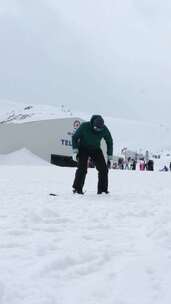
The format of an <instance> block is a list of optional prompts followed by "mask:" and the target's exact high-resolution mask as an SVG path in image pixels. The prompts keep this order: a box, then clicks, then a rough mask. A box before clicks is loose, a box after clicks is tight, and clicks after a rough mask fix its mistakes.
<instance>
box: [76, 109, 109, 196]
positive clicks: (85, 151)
mask: <svg viewBox="0 0 171 304" xmlns="http://www.w3.org/2000/svg"><path fill="white" fill-rule="evenodd" d="M102 138H104V140H105V141H106V144H107V160H108V163H110V166H112V164H113V139H112V136H111V134H110V131H109V130H108V128H107V127H106V126H105V124H104V120H103V118H102V117H101V116H100V115H93V116H92V118H91V120H90V121H88V122H83V123H82V124H81V126H80V127H79V128H78V129H77V130H76V132H75V133H74V135H73V136H72V147H73V160H74V161H77V162H78V168H77V170H76V173H75V179H74V182H73V192H74V193H79V194H83V186H84V182H85V178H86V174H87V160H88V158H89V157H91V159H92V160H93V162H94V164H95V167H96V169H97V171H98V186H97V194H101V193H103V192H104V193H108V166H107V164H106V161H105V158H104V155H103V152H102V150H101V147H100V143H101V140H102Z"/></svg>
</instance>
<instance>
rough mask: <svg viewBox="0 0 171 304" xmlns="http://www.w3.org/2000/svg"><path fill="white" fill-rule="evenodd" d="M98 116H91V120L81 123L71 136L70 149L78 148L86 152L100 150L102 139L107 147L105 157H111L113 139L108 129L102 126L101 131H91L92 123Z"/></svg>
mask: <svg viewBox="0 0 171 304" xmlns="http://www.w3.org/2000/svg"><path fill="white" fill-rule="evenodd" d="M98 116H99V115H93V116H92V118H91V120H90V121H88V122H83V123H82V124H81V125H80V127H79V128H78V129H77V130H76V132H75V133H74V134H73V136H72V148H73V150H78V149H79V148H83V149H88V150H97V149H100V144H101V140H102V138H104V140H105V142H106V145H107V155H110V156H112V155H113V139H112V136H111V134H110V131H109V130H108V128H107V127H106V126H105V125H104V127H103V129H102V130H101V131H96V130H94V129H93V121H94V119H96V118H97V117H98Z"/></svg>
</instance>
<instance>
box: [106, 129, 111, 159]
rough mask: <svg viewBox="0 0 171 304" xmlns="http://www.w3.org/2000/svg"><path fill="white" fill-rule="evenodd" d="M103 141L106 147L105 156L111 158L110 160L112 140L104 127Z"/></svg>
mask: <svg viewBox="0 0 171 304" xmlns="http://www.w3.org/2000/svg"><path fill="white" fill-rule="evenodd" d="M104 140H105V142H106V145H107V155H108V156H111V157H112V159H113V139H112V135H111V133H110V131H109V130H108V128H107V127H106V132H105V136H104Z"/></svg>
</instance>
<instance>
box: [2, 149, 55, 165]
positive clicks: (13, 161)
mask: <svg viewBox="0 0 171 304" xmlns="http://www.w3.org/2000/svg"><path fill="white" fill-rule="evenodd" d="M26 164H27V165H30V166H33V165H34V166H43V165H44V166H50V163H48V162H46V161H45V160H44V159H42V158H40V157H38V156H37V155H35V154H33V153H32V152H30V151H29V150H27V149H26V148H23V149H21V150H18V151H14V152H12V153H8V154H0V165H8V166H16V165H26Z"/></svg>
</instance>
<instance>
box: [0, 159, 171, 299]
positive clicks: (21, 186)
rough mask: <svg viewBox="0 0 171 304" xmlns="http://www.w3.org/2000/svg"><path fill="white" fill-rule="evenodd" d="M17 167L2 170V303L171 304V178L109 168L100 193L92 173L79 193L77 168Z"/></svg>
mask: <svg viewBox="0 0 171 304" xmlns="http://www.w3.org/2000/svg"><path fill="white" fill-rule="evenodd" d="M23 157H24V154H23ZM32 158H34V157H33V155H30V158H29V162H28V159H27V162H28V164H31V159H32ZM11 159H12V157H11ZM1 160H2V159H1ZM17 161H18V160H17V157H16V155H13V166H7V165H5V164H4V165H3V166H1V167H0V198H1V199H0V210H1V212H0V303H1V304H40V303H41V304H80V303H81V304H137V303H138V304H170V301H171V290H170V281H171V205H170V201H171V188H170V184H171V173H170V172H140V171H119V170H110V172H109V183H110V186H109V189H110V195H102V196H98V195H97V194H96V184H97V172H96V170H95V169H89V171H88V175H87V179H86V184H85V190H86V193H85V195H84V196H78V195H74V194H72V192H71V189H72V187H71V186H72V181H73V178H74V173H75V169H74V168H60V167H55V166H52V165H49V166H44V165H42V164H40V162H39V160H38V159H37V164H36V162H35V158H34V161H33V163H34V165H33V164H32V165H27V166H26V165H25V166H23V165H22V164H20V166H19V165H16V166H15V162H16V163H17ZM11 163H12V161H11ZM51 192H54V193H56V194H57V196H49V193H51Z"/></svg>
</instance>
